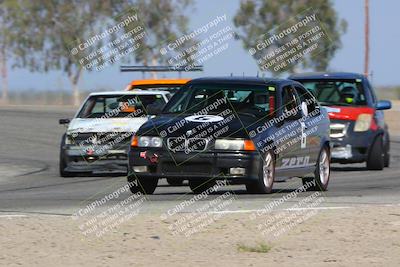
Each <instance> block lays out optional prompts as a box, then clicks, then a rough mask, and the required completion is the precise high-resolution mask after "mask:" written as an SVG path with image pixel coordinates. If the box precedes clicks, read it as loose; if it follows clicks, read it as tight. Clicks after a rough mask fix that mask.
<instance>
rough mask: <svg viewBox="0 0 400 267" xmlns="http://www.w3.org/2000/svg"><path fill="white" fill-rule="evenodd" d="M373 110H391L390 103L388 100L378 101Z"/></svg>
mask: <svg viewBox="0 0 400 267" xmlns="http://www.w3.org/2000/svg"><path fill="white" fill-rule="evenodd" d="M375 108H376V109H377V110H384V109H391V108H392V102H390V101H389V100H379V101H378V103H376V106H375Z"/></svg>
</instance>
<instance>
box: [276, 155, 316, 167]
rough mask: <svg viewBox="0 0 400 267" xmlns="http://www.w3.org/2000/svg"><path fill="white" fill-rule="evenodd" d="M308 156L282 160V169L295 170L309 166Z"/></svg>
mask: <svg viewBox="0 0 400 267" xmlns="http://www.w3.org/2000/svg"><path fill="white" fill-rule="evenodd" d="M309 162H310V156H304V157H292V158H283V159H282V168H296V167H304V166H307V165H309Z"/></svg>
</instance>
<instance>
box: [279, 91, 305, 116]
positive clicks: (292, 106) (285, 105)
mask: <svg viewBox="0 0 400 267" xmlns="http://www.w3.org/2000/svg"><path fill="white" fill-rule="evenodd" d="M299 105H300V102H299V99H298V98H297V95H296V91H295V90H294V88H293V87H292V86H290V85H288V86H285V87H283V88H282V106H281V108H282V114H288V113H291V112H293V111H295V110H298V108H297V107H298V106H299ZM292 110H293V111H292Z"/></svg>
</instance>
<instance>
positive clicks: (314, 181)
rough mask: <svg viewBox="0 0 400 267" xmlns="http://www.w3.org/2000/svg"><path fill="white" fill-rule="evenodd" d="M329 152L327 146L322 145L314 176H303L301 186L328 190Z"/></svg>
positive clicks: (329, 173) (316, 189) (309, 188)
mask: <svg viewBox="0 0 400 267" xmlns="http://www.w3.org/2000/svg"><path fill="white" fill-rule="evenodd" d="M330 164H331V153H330V150H329V148H328V147H327V146H324V147H323V148H322V149H321V151H320V152H319V156H318V161H317V166H316V168H315V172H314V177H305V178H303V179H302V180H303V186H306V187H307V190H309V191H312V190H314V191H326V190H328V184H329V178H330V175H331V165H330Z"/></svg>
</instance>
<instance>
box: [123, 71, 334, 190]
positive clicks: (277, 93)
mask: <svg viewBox="0 0 400 267" xmlns="http://www.w3.org/2000/svg"><path fill="white" fill-rule="evenodd" d="M151 112H152V114H155V113H157V114H158V115H157V116H156V117H154V118H152V119H151V120H149V121H147V122H146V123H145V124H143V125H142V126H141V127H140V129H139V130H138V131H137V132H136V133H135V136H134V137H133V138H132V141H131V147H130V151H129V156H128V157H129V175H128V181H129V182H130V185H131V191H132V192H138V191H141V192H143V193H147V194H152V193H153V192H154V191H155V189H156V187H157V183H158V180H159V179H160V178H178V179H179V178H184V179H188V181H189V186H190V188H191V189H192V191H193V192H195V193H200V192H203V191H205V190H207V189H208V188H210V187H211V186H213V185H214V183H215V181H216V180H228V181H229V183H230V184H245V185H246V188H247V190H248V192H250V193H271V192H272V186H273V183H274V181H283V180H286V179H288V178H291V177H301V178H303V183H304V186H305V187H306V189H316V190H326V189H327V186H328V182H329V176H330V144H329V118H328V115H327V112H326V111H325V110H324V109H323V108H321V107H320V106H319V104H318V103H317V102H316V101H315V98H314V97H313V96H312V94H310V93H309V92H308V91H307V90H306V89H305V88H304V87H303V86H302V85H301V84H300V83H298V82H295V81H291V80H279V79H262V78H242V77H241V78H234V77H230V78H201V79H195V80H192V81H190V82H189V83H188V84H186V85H185V86H183V87H182V88H181V89H180V90H179V91H178V92H177V93H176V94H175V95H174V96H173V97H172V99H171V100H170V101H169V102H168V104H167V105H166V106H165V108H164V109H163V110H162V111H160V110H157V111H156V110H152V111H151Z"/></svg>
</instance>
